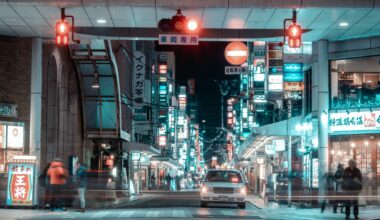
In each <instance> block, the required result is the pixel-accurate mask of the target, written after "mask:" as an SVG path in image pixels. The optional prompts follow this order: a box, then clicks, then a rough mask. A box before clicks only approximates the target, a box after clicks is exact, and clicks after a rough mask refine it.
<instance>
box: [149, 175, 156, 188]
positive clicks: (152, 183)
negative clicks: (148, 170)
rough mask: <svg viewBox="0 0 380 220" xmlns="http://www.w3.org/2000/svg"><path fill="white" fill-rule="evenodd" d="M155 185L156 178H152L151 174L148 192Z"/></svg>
mask: <svg viewBox="0 0 380 220" xmlns="http://www.w3.org/2000/svg"><path fill="white" fill-rule="evenodd" d="M155 184H156V177H155V176H154V174H152V176H151V177H150V181H149V189H150V190H152V189H154V188H155Z"/></svg>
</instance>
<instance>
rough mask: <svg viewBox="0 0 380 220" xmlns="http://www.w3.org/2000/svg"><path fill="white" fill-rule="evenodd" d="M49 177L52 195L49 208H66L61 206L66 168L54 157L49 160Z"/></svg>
mask: <svg viewBox="0 0 380 220" xmlns="http://www.w3.org/2000/svg"><path fill="white" fill-rule="evenodd" d="M47 177H48V178H49V184H50V190H51V191H50V192H51V195H52V198H51V205H50V210H51V211H54V210H56V209H58V210H64V211H65V210H66V208H64V207H63V196H64V195H63V193H62V192H63V190H64V187H65V184H66V178H67V170H66V169H65V168H64V167H63V161H62V159H60V158H56V159H54V160H53V162H51V164H50V168H49V169H48V171H47Z"/></svg>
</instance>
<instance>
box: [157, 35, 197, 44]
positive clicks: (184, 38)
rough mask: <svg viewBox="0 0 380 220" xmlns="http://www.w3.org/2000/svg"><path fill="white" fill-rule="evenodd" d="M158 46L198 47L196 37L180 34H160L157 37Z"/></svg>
mask: <svg viewBox="0 0 380 220" xmlns="http://www.w3.org/2000/svg"><path fill="white" fill-rule="evenodd" d="M158 44H159V45H198V44H199V36H198V35H181V34H160V35H158Z"/></svg>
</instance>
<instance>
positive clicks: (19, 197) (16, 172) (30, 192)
mask: <svg viewBox="0 0 380 220" xmlns="http://www.w3.org/2000/svg"><path fill="white" fill-rule="evenodd" d="M33 196H34V164H32V163H9V165H8V190H7V202H6V205H7V206H32V205H33Z"/></svg>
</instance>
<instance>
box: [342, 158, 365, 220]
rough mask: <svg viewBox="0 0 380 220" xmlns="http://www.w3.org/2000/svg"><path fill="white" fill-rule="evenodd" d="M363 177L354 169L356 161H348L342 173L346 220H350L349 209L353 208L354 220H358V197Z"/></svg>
mask: <svg viewBox="0 0 380 220" xmlns="http://www.w3.org/2000/svg"><path fill="white" fill-rule="evenodd" d="M362 181H363V177H362V174H361V172H360V170H359V169H358V168H357V167H356V161H355V160H353V159H351V160H349V161H348V167H347V168H346V169H344V172H343V189H344V191H345V196H346V198H347V199H346V200H345V209H346V219H350V207H351V205H352V206H353V207H354V216H355V219H359V204H358V203H359V198H358V195H359V193H360V191H361V190H362V188H363V185H362Z"/></svg>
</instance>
